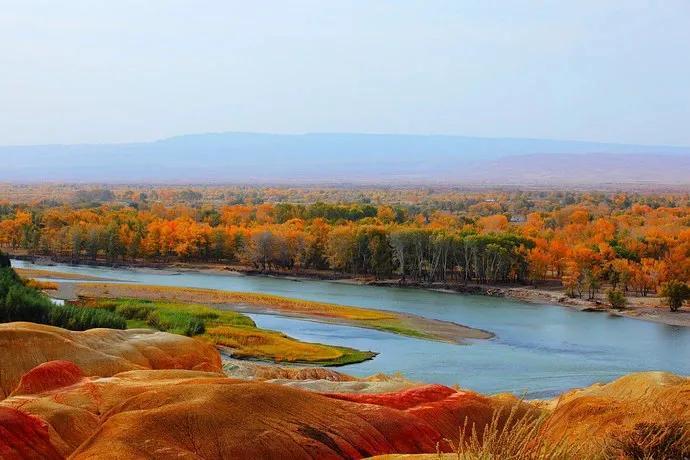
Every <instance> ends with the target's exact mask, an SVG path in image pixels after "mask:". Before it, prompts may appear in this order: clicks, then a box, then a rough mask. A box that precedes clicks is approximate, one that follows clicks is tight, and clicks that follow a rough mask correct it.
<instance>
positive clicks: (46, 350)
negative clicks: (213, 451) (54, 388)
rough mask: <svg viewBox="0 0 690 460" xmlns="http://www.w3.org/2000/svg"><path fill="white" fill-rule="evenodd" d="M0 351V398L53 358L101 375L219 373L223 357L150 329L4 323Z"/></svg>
mask: <svg viewBox="0 0 690 460" xmlns="http://www.w3.org/2000/svg"><path fill="white" fill-rule="evenodd" d="M0 350H2V363H0V366H1V367H2V369H1V371H2V372H0V399H2V398H5V397H7V395H9V394H10V392H12V390H14V388H15V387H16V386H17V384H18V383H19V380H20V378H21V377H22V375H24V374H25V373H26V372H28V371H30V370H31V369H33V368H34V367H36V366H37V365H39V364H42V363H45V362H48V361H52V360H65V361H70V362H73V363H74V364H76V365H78V366H79V367H80V368H81V369H82V371H83V373H84V374H85V375H99V376H110V375H113V374H116V373H118V372H123V371H128V370H133V369H168V368H175V369H177V368H179V369H196V370H207V371H213V372H220V371H221V362H220V356H219V354H218V351H217V350H216V349H215V348H214V347H213V346H212V345H210V344H207V343H205V342H201V341H198V340H195V339H192V338H189V337H184V336H180V335H174V334H167V333H164V332H157V331H151V330H147V329H131V330H124V331H122V330H115V329H91V330H88V331H84V332H73V331H68V330H65V329H60V328H57V327H52V326H45V325H41V324H34V323H7V324H0ZM6 357H10V359H7V358H6ZM47 371H48V372H49V373H50V372H52V371H51V369H48V370H47ZM34 380H36V379H34ZM49 380H50V379H49ZM35 384H37V383H36V382H35V381H34V382H33V383H32V385H35ZM39 385H40V384H39Z"/></svg>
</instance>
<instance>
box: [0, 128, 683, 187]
mask: <svg viewBox="0 0 690 460" xmlns="http://www.w3.org/2000/svg"><path fill="white" fill-rule="evenodd" d="M0 165H1V167H0V182H45V181H50V182H90V183H97V182H98V183H136V182H153V183H248V184H252V183H281V184H290V183H295V184H297V183H326V182H328V183H334V182H347V183H380V184H390V183H409V184H412V183H446V184H492V185H502V184H512V185H530V184H535V185H536V184H541V185H557V184H562V183H565V184H583V185H584V184H587V185H592V184H599V183H608V184H611V183H614V184H615V183H620V184H627V183H652V184H668V185H678V184H690V174H689V173H690V147H669V146H643V145H625V144H605V143H596V142H579V141H555V140H543V139H512V138H477V137H462V136H437V135H430V136H423V135H392V134H330V133H323V134H301V135H278V134H253V133H219V134H194V135H186V136H178V137H172V138H169V139H164V140H160V141H155V142H141V143H128V144H98V145H95V144H78V145H34V146H6V147H0Z"/></svg>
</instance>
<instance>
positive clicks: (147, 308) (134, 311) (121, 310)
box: [115, 300, 155, 320]
mask: <svg viewBox="0 0 690 460" xmlns="http://www.w3.org/2000/svg"><path fill="white" fill-rule="evenodd" d="M154 310H155V307H154V306H153V305H147V304H146V303H142V302H136V301H133V300H129V301H127V302H124V303H122V304H120V305H118V306H117V307H115V312H116V313H117V314H118V315H120V316H122V317H123V318H126V319H139V320H146V319H147V318H148V316H149V315H150V314H151V313H152V312H153V311H154Z"/></svg>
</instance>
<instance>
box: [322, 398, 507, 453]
mask: <svg viewBox="0 0 690 460" xmlns="http://www.w3.org/2000/svg"><path fill="white" fill-rule="evenodd" d="M325 395H326V396H328V397H331V398H335V399H342V400H346V401H354V402H360V403H365V404H374V405H378V406H385V407H391V408H395V409H400V410H404V411H405V412H407V413H408V414H411V415H415V416H416V417H418V418H420V419H422V420H424V421H426V422H427V423H428V424H429V425H430V426H432V427H433V428H434V429H435V430H436V431H437V432H438V433H440V434H441V435H442V437H443V438H445V439H452V440H456V439H457V436H458V430H459V427H460V426H462V425H463V423H464V421H465V419H467V420H468V423H469V425H470V426H471V425H472V424H473V423H474V424H475V426H476V427H477V431H478V432H479V433H481V432H482V431H483V428H484V426H486V425H487V424H488V423H489V422H490V421H491V418H492V417H493V415H494V413H495V411H496V410H498V409H500V408H501V407H504V406H505V407H508V406H510V405H511V404H515V403H516V402H517V400H516V399H515V398H512V397H511V398H504V397H492V398H488V397H486V396H482V395H480V394H477V393H473V392H465V391H456V390H453V389H452V388H448V387H445V386H443V385H424V386H420V387H416V388H411V389H409V390H404V391H398V392H394V393H381V394H347V393H340V394H332V393H331V394H325ZM506 413H507V411H506Z"/></svg>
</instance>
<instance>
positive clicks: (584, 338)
mask: <svg viewBox="0 0 690 460" xmlns="http://www.w3.org/2000/svg"><path fill="white" fill-rule="evenodd" d="M13 265H14V266H16V267H22V266H25V267H31V268H39V269H46V270H54V271H62V272H68V273H79V274H87V275H95V276H101V277H107V278H111V279H117V280H122V281H129V282H140V283H143V284H157V285H165V286H186V287H200V288H211V289H221V290H229V291H246V292H262V293H268V294H276V295H282V296H287V297H295V298H302V299H308V300H317V301H325V302H334V303H339V304H343V305H356V306H361V307H368V308H377V309H386V310H395V311H402V312H407V313H414V314H416V315H421V316H426V317H429V318H436V319H441V320H447V321H454V322H457V323H460V324H464V325H467V326H472V327H477V328H480V329H485V330H488V331H491V332H493V333H494V334H496V337H495V338H494V339H491V340H478V341H472V342H470V343H468V344H466V345H452V344H446V343H438V342H431V341H425V340H419V339H413V338H407V337H402V336H397V335H394V334H389V333H384V332H378V331H373V330H368V329H361V328H355V327H347V326H338V325H332V324H324V323H317V322H313V321H305V320H298V319H294V318H285V317H280V316H274V315H250V316H252V318H254V320H255V321H256V322H257V324H258V325H259V326H261V327H264V328H268V329H274V330H279V331H283V332H285V333H287V334H288V335H290V336H292V337H295V338H298V339H302V340H306V341H313V342H322V343H328V344H336V345H345V346H349V347H354V348H358V349H361V350H372V351H376V352H378V353H379V355H378V356H377V357H376V358H374V359H373V360H371V361H367V362H364V363H360V364H354V365H350V366H345V367H342V368H340V369H341V370H342V371H344V372H347V373H350V374H353V375H358V376H365V375H370V374H374V373H378V372H384V373H389V374H390V373H396V372H400V373H402V374H403V375H405V376H406V377H408V378H410V379H414V380H420V381H425V382H434V383H442V384H446V385H452V384H460V385H461V386H462V387H465V388H470V389H473V390H477V391H481V392H485V393H497V392H504V391H508V392H513V393H516V394H525V395H526V396H527V397H548V396H553V395H555V394H558V393H560V392H562V391H564V390H567V389H570V388H574V387H581V386H586V385H590V384H592V383H594V382H606V381H610V380H613V379H614V378H616V377H618V376H621V375H623V374H626V373H629V372H634V371H643V370H664V371H671V372H675V373H678V374H683V375H688V374H690V328H683V327H677V326H666V325H662V324H656V323H650V322H645V321H639V320H635V319H629V318H620V317H614V316H609V315H607V314H602V313H587V312H578V311H574V310H571V309H568V308H565V307H561V306H553V305H534V304H527V303H523V302H519V301H515V300H510V299H503V298H493V297H484V296H471V295H460V294H447V293H441V292H432V291H427V290H420V289H401V288H385V287H374V286H359V285H349V284H341V283H333V282H328V281H311V280H304V281H292V280H286V279H279V278H269V277H259V276H240V275H238V276H233V275H215V274H209V273H198V272H185V273H177V274H174V272H169V271H155V270H129V269H114V268H101V267H86V266H68V265H57V266H42V265H31V264H28V263H26V262H21V261H13Z"/></svg>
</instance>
